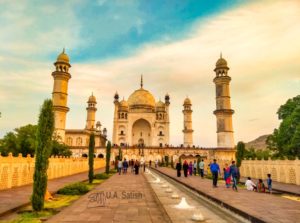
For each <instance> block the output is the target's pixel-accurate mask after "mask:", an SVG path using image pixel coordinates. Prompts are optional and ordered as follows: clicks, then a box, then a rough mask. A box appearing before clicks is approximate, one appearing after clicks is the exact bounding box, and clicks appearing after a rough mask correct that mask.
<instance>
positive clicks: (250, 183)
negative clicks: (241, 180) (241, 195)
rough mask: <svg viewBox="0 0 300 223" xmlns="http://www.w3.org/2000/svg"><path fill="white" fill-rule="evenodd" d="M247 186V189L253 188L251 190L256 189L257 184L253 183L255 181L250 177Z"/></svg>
mask: <svg viewBox="0 0 300 223" xmlns="http://www.w3.org/2000/svg"><path fill="white" fill-rule="evenodd" d="M245 186H246V188H247V190H251V191H254V190H256V185H255V183H253V181H252V180H251V178H250V177H248V179H247V180H246V182H245Z"/></svg>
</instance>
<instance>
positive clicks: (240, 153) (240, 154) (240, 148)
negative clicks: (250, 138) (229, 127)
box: [235, 142, 245, 167]
mask: <svg viewBox="0 0 300 223" xmlns="http://www.w3.org/2000/svg"><path fill="white" fill-rule="evenodd" d="M244 154H245V143H243V142H238V144H237V151H236V154H235V156H236V166H237V167H240V166H241V164H242V160H243V158H244Z"/></svg>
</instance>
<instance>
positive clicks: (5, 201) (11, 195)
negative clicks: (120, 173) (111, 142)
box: [0, 168, 104, 216]
mask: <svg viewBox="0 0 300 223" xmlns="http://www.w3.org/2000/svg"><path fill="white" fill-rule="evenodd" d="M103 171H104V168H101V169H98V170H96V171H95V172H96V173H100V172H103ZM87 178H88V174H87V172H84V173H79V174H74V175H71V176H67V177H61V178H57V179H52V180H49V182H48V190H49V192H50V193H51V194H53V193H56V192H57V191H58V190H59V189H60V188H62V187H64V186H65V185H66V184H69V183H73V182H78V181H85V180H87ZM31 194H32V184H29V185H25V186H21V187H15V188H12V189H8V190H0V216H3V215H5V214H7V213H10V212H12V211H15V210H17V209H18V208H20V207H23V206H25V205H27V204H28V203H29V202H30V196H31Z"/></svg>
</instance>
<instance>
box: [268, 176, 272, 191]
mask: <svg viewBox="0 0 300 223" xmlns="http://www.w3.org/2000/svg"><path fill="white" fill-rule="evenodd" d="M267 176H268V179H267V184H268V190H269V193H270V194H272V179H271V174H269V173H268V174H267Z"/></svg>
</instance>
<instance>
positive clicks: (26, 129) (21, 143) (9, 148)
mask: <svg viewBox="0 0 300 223" xmlns="http://www.w3.org/2000/svg"><path fill="white" fill-rule="evenodd" d="M36 131H37V126H36V125H31V124H29V125H25V126H21V127H19V128H16V129H14V131H13V132H8V133H7V134H6V135H5V136H4V137H3V139H1V140H0V152H1V155H2V156H7V155H8V153H10V152H11V153H12V154H13V155H14V156H17V155H18V154H19V153H21V154H22V156H24V157H25V156H27V154H30V155H31V156H33V155H34V153H35V148H36ZM52 146H53V147H52V153H51V155H54V156H71V155H72V152H71V150H70V149H69V147H68V146H67V145H65V144H61V143H59V139H58V138H53V143H52Z"/></svg>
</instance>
